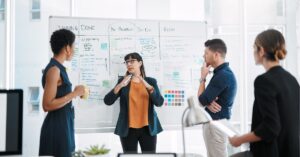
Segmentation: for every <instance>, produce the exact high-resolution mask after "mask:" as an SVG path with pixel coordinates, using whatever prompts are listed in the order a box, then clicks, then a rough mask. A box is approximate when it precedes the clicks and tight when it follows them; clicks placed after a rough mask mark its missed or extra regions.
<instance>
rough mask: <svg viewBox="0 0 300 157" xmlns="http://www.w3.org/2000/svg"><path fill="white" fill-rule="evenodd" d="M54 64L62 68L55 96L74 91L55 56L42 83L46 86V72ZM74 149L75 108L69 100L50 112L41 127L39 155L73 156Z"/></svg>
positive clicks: (44, 73) (58, 96) (47, 68)
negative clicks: (60, 80)
mask: <svg viewBox="0 0 300 157" xmlns="http://www.w3.org/2000/svg"><path fill="white" fill-rule="evenodd" d="M53 66H56V67H58V68H59V69H60V77H61V79H62V85H60V86H58V87H57V93H56V96H55V98H60V97H63V96H65V95H67V94H68V93H70V92H72V84H71V82H70V80H69V78H68V75H67V72H66V69H65V67H64V66H63V65H62V64H60V63H59V62H58V61H56V60H55V59H53V58H52V59H51V60H50V63H49V64H48V65H47V66H46V69H45V70H44V72H43V77H42V85H43V87H45V83H46V74H47V72H48V70H49V69H50V68H51V67H53ZM74 151H75V140H74V108H73V106H72V102H69V103H68V104H66V105H65V106H64V107H62V108H60V109H57V110H55V111H49V112H48V114H47V116H46V118H45V120H44V123H43V125H42V129H41V136H40V149H39V155H51V156H55V157H71V154H72V152H74Z"/></svg>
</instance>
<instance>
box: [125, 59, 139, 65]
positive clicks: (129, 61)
mask: <svg viewBox="0 0 300 157" xmlns="http://www.w3.org/2000/svg"><path fill="white" fill-rule="evenodd" d="M135 61H137V59H131V60H127V61H125V62H124V64H125V65H128V64H129V63H130V64H133V63H134V62H135Z"/></svg>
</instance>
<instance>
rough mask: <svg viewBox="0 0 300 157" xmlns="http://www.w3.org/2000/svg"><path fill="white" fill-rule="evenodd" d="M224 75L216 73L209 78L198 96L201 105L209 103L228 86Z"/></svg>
mask: <svg viewBox="0 0 300 157" xmlns="http://www.w3.org/2000/svg"><path fill="white" fill-rule="evenodd" d="M224 77H225V76H224V75H217V76H214V78H212V79H211V80H210V82H209V84H208V86H207V87H206V89H205V90H204V92H203V93H202V94H201V95H200V96H199V97H198V99H199V102H200V103H201V104H202V105H203V106H207V105H209V104H210V103H211V102H212V101H214V100H215V99H216V98H217V97H218V95H220V93H221V92H222V91H223V90H224V89H225V88H226V87H227V86H228V85H227V84H226V82H225V79H224Z"/></svg>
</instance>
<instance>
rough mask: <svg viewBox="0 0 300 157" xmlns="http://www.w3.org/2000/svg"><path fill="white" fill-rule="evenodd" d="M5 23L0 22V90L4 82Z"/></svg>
mask: <svg viewBox="0 0 300 157" xmlns="http://www.w3.org/2000/svg"><path fill="white" fill-rule="evenodd" d="M5 24H6V21H5V20H4V21H0V34H1V35H0V89H1V88H4V80H5V67H6V66H5V62H6V61H5V59H6V55H5V53H6V52H5V47H6V42H5V38H6V37H5V36H6V35H5V34H6V33H5V32H6V28H5Z"/></svg>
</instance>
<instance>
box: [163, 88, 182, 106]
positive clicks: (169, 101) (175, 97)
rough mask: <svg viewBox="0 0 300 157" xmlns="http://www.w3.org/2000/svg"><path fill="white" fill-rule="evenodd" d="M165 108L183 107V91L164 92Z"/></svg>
mask: <svg viewBox="0 0 300 157" xmlns="http://www.w3.org/2000/svg"><path fill="white" fill-rule="evenodd" d="M164 98H165V102H164V105H165V106H183V105H184V102H185V93H184V91H183V90H165V91H164Z"/></svg>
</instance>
